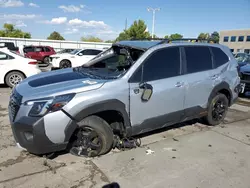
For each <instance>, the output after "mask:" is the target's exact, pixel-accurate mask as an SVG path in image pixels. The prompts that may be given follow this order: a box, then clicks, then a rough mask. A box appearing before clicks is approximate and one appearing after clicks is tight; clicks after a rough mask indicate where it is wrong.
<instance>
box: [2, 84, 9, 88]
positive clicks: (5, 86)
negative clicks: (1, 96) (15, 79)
mask: <svg viewBox="0 0 250 188" xmlns="http://www.w3.org/2000/svg"><path fill="white" fill-rule="evenodd" d="M0 88H7V89H8V88H10V87H9V86H7V85H6V84H0Z"/></svg>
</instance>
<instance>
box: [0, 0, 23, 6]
mask: <svg viewBox="0 0 250 188" xmlns="http://www.w3.org/2000/svg"><path fill="white" fill-rule="evenodd" d="M23 5H24V3H23V2H22V1H20V0H0V7H3V8H7V7H21V6H23Z"/></svg>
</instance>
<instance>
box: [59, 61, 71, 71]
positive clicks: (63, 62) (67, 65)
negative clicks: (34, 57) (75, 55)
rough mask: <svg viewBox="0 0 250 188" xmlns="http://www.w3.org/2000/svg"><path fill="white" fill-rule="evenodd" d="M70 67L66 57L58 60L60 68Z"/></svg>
mask: <svg viewBox="0 0 250 188" xmlns="http://www.w3.org/2000/svg"><path fill="white" fill-rule="evenodd" d="M70 67H71V62H70V61H69V60H67V59H64V60H62V61H61V62H60V69H66V68H70Z"/></svg>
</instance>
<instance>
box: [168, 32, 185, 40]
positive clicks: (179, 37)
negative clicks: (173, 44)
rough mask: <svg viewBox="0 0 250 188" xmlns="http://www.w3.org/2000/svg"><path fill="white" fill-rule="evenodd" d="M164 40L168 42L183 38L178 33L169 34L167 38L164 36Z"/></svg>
mask: <svg viewBox="0 0 250 188" xmlns="http://www.w3.org/2000/svg"><path fill="white" fill-rule="evenodd" d="M164 38H165V39H169V40H178V39H182V38H183V36H182V35H181V34H179V33H174V34H171V35H169V36H168V35H166V36H165V37H164Z"/></svg>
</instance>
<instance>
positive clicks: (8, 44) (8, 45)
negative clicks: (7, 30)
mask: <svg viewBox="0 0 250 188" xmlns="http://www.w3.org/2000/svg"><path fill="white" fill-rule="evenodd" d="M0 48H7V49H8V50H11V51H15V52H17V53H19V48H18V47H16V46H15V44H14V43H13V42H2V41H0Z"/></svg>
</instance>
